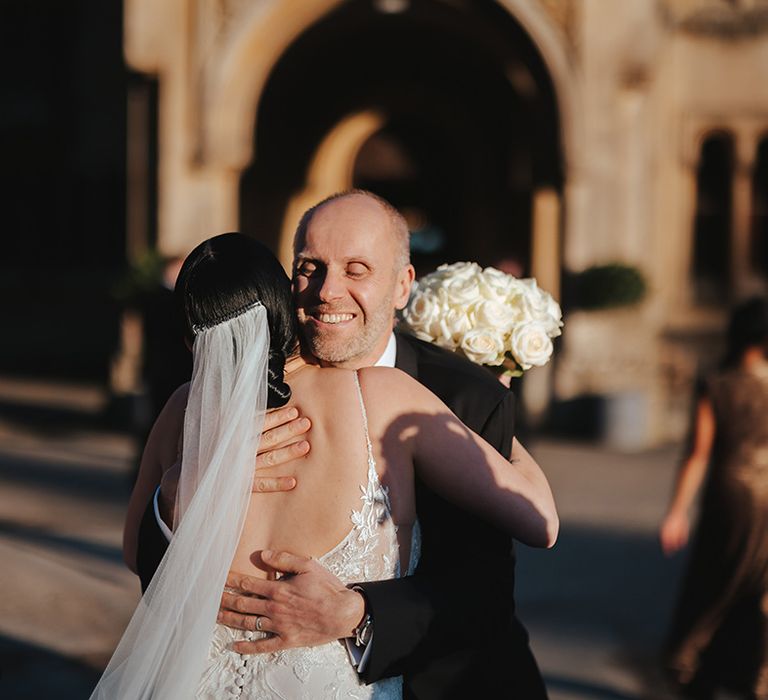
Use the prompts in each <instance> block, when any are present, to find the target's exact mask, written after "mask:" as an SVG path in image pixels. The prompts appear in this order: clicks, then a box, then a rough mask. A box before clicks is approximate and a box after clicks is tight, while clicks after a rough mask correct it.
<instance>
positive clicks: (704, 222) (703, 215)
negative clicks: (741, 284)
mask: <svg viewBox="0 0 768 700" xmlns="http://www.w3.org/2000/svg"><path fill="white" fill-rule="evenodd" d="M732 179H733V137H732V135H731V134H728V133H724V132H720V133H716V134H712V135H710V136H708V137H707V139H706V140H705V141H704V143H703V144H702V146H701V159H700V160H699V170H698V174H697V178H696V216H695V219H694V243H693V270H692V272H693V286H694V298H695V301H696V302H697V303H699V304H710V305H714V304H722V303H723V301H724V300H727V299H728V297H729V290H730V272H729V269H730V258H731V256H730V244H731V206H732V194H731V189H732V185H731V183H732Z"/></svg>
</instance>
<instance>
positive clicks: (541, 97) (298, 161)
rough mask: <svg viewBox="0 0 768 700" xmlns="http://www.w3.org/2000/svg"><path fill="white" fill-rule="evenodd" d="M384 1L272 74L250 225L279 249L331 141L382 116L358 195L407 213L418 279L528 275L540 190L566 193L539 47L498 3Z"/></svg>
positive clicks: (333, 20) (245, 224)
mask: <svg viewBox="0 0 768 700" xmlns="http://www.w3.org/2000/svg"><path fill="white" fill-rule="evenodd" d="M377 5H381V3H378V4H377V3H373V2H370V0H358V1H353V2H348V3H345V4H344V5H342V7H341V8H340V9H338V10H337V11H335V12H333V13H331V14H330V15H328V16H327V17H325V18H324V19H323V20H322V21H321V22H319V23H317V24H315V25H314V26H313V27H311V28H310V29H308V30H307V31H306V32H305V33H304V34H303V35H301V36H300V37H299V38H298V39H297V40H296V41H295V42H294V44H293V45H292V46H291V47H290V49H289V50H288V51H287V52H286V53H285V54H284V55H283V57H282V58H281V59H280V61H279V62H278V63H277V65H276V66H275V68H274V70H273V72H272V74H271V76H270V79H269V81H268V84H267V86H266V88H265V90H264V93H263V95H262V100H261V103H260V106H259V111H258V118H257V125H256V132H255V136H254V138H255V154H256V155H255V159H254V163H253V164H252V166H251V167H250V168H249V169H248V170H247V171H246V172H245V173H244V175H243V178H242V181H241V198H240V201H241V227H242V228H243V230H245V231H249V232H252V233H254V234H255V235H257V236H258V237H259V238H261V239H262V240H265V241H266V242H268V243H269V244H271V245H273V246H275V245H276V243H277V236H278V235H279V232H280V229H281V225H282V220H283V214H284V210H285V207H286V203H287V202H288V201H289V200H290V198H291V197H292V196H293V195H295V194H296V193H297V192H298V191H300V190H301V189H302V188H303V185H304V179H305V176H306V171H307V166H308V164H309V162H310V160H311V158H312V155H313V154H314V152H315V149H316V148H317V146H318V144H319V143H320V142H321V141H322V139H323V137H324V136H325V135H326V134H327V133H328V132H329V131H330V130H331V129H332V128H333V127H334V126H335V125H336V124H337V123H338V122H339V121H340V120H341V119H343V118H344V117H345V116H347V115H349V114H352V113H355V112H358V111H362V110H366V109H376V110H377V111H378V112H379V113H382V114H383V115H385V120H386V124H385V126H384V128H383V129H382V131H381V132H380V133H378V134H375V135H374V136H373V137H372V138H371V140H370V141H369V143H367V144H365V145H364V146H363V148H362V149H361V152H360V154H359V155H358V159H357V162H356V165H355V176H354V185H355V186H360V187H366V188H369V189H372V190H374V191H376V192H378V193H379V194H381V195H383V196H384V197H386V198H388V199H390V200H391V201H392V202H393V204H395V206H397V207H398V208H400V209H402V210H404V211H405V213H406V214H407V215H408V217H409V219H410V223H411V225H412V228H414V233H415V235H414V261H415V262H416V264H417V268H418V269H419V271H421V272H424V271H427V270H428V269H430V268H432V267H433V266H434V265H435V264H436V263H438V262H442V261H448V262H450V261H454V260H458V259H472V260H476V261H478V262H480V263H481V264H492V263H495V262H498V261H499V260H501V259H510V258H511V259H516V260H518V261H519V262H520V263H521V266H522V268H523V271H524V272H528V271H529V269H528V267H529V257H530V226H531V196H532V193H533V191H534V190H535V188H537V187H539V186H543V185H549V186H554V187H556V188H560V187H561V185H562V162H561V147H560V137H559V132H560V129H559V123H558V110H557V105H556V101H555V95H554V90H553V86H552V83H551V80H550V77H549V75H548V72H547V70H546V68H545V66H544V63H543V61H542V59H541V57H540V55H539V53H538V51H537V50H536V48H535V46H534V45H533V43H532V41H531V40H530V38H529V37H528V35H527V34H526V33H525V32H524V31H523V30H522V28H521V27H520V26H519V25H518V24H517V23H516V22H515V21H514V19H513V18H512V17H511V16H510V15H509V13H508V12H506V11H505V10H504V9H503V8H501V7H500V6H499V5H498V4H497V3H495V2H491V1H490V0H478V1H475V2H471V3H470V2H456V3H446V2H438V1H436V0H413V1H412V2H410V3H401V4H400V5H402V6H403V7H404V9H403V11H401V12H396V13H392V14H387V13H383V12H380V11H377V9H376V7H377ZM383 147H384V148H387V147H389V148H394V149H396V150H398V151H399V152H400V153H401V154H402V158H401V161H402V162H403V163H404V167H403V168H402V170H401V172H394V173H393V172H392V171H391V169H389V170H387V169H385V168H378V162H377V157H376V154H377V153H380V151H381V148H383Z"/></svg>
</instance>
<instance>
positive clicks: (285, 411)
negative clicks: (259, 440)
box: [263, 406, 299, 432]
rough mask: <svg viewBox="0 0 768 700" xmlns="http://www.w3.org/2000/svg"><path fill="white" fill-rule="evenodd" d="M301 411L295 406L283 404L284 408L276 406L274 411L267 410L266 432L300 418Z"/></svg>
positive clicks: (265, 417)
mask: <svg viewBox="0 0 768 700" xmlns="http://www.w3.org/2000/svg"><path fill="white" fill-rule="evenodd" d="M298 416H299V411H298V409H297V408H296V407H295V406H283V407H282V408H276V409H274V410H273V411H267V413H266V415H265V416H264V428H263V430H264V432H266V431H267V430H272V428H276V427H278V426H280V425H283V424H284V423H287V422H288V421H292V420H294V419H295V418H298Z"/></svg>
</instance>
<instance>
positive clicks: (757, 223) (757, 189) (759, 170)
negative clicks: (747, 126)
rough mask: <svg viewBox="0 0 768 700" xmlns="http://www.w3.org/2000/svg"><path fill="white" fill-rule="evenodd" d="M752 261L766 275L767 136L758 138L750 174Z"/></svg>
mask: <svg viewBox="0 0 768 700" xmlns="http://www.w3.org/2000/svg"><path fill="white" fill-rule="evenodd" d="M752 262H753V268H754V270H755V272H758V273H759V274H761V275H763V276H765V277H768V136H764V137H763V138H762V139H761V140H760V144H759V145H758V148H757V159H756V165H755V170H754V173H753V175H752Z"/></svg>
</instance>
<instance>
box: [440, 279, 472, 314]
mask: <svg viewBox="0 0 768 700" xmlns="http://www.w3.org/2000/svg"><path fill="white" fill-rule="evenodd" d="M443 289H445V291H446V294H447V298H448V303H449V304H450V306H452V307H453V306H468V305H469V304H472V303H474V302H476V301H477V300H478V299H479V298H480V288H479V287H478V284H477V279H476V278H475V277H458V278H456V279H450V280H448V281H447V282H446V283H445V285H444V286H443Z"/></svg>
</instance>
